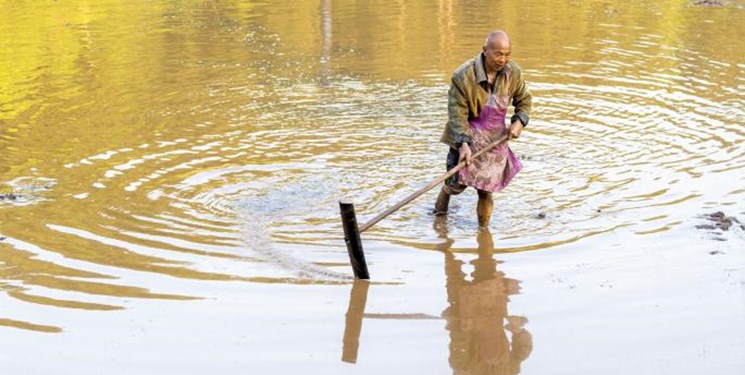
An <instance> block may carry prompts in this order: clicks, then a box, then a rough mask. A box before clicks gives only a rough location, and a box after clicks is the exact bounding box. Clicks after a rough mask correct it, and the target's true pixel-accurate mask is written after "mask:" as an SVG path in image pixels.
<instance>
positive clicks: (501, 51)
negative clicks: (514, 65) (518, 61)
mask: <svg viewBox="0 0 745 375" xmlns="http://www.w3.org/2000/svg"><path fill="white" fill-rule="evenodd" d="M511 53H512V47H511V46H510V44H509V43H506V42H504V41H493V42H491V43H489V44H487V45H486V46H484V60H486V65H487V66H488V67H489V69H490V70H497V71H499V70H501V69H502V68H504V66H505V65H507V63H508V62H510V54H511Z"/></svg>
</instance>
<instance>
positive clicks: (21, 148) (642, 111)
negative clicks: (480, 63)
mask: <svg viewBox="0 0 745 375" xmlns="http://www.w3.org/2000/svg"><path fill="white" fill-rule="evenodd" d="M744 4H745V3H743V2H741V1H729V2H726V4H725V5H724V6H718V7H701V6H694V5H692V3H691V2H688V1H657V2H633V1H632V2H629V1H602V2H589V1H588V2H581V1H560V2H551V3H550V4H547V3H544V2H540V1H521V2H511V1H476V2H461V1H416V2H405V1H404V2H382V1H380V2H377V1H373V2H346V1H331V0H316V1H273V2H241V1H224V2H196V1H181V2H177V1H151V2H117V1H101V2H95V3H90V2H87V1H60V2H44V3H43V4H37V3H34V4H31V3H26V2H15V1H5V2H0V8H1V9H2V12H0V21H1V22H0V50H2V56H3V58H2V59H0V193H3V194H5V197H4V199H3V200H0V236H2V237H3V239H2V241H0V289H2V290H1V291H0V300H2V306H3V310H2V312H0V326H7V327H12V328H19V329H21V330H22V331H32V332H37V331H41V332H58V333H59V332H67V331H69V330H70V329H71V328H70V326H76V325H77V324H76V323H75V322H76V321H78V319H83V320H84V319H88V318H87V317H89V316H90V315H88V314H91V313H95V314H98V315H95V316H96V317H100V318H97V319H112V321H115V322H116V321H121V319H125V320H126V319H127V316H134V317H137V316H141V315H138V313H136V312H134V311H133V312H131V315H127V311H130V310H131V309H130V308H131V307H133V306H134V305H136V306H140V303H141V302H137V301H152V303H153V305H150V304H147V302H143V303H145V305H144V306H155V305H158V304H160V303H166V301H169V302H168V303H170V302H171V301H173V302H175V303H176V304H177V305H178V306H181V307H179V308H183V309H188V306H194V305H191V304H193V303H204V302H196V301H204V300H206V301H209V300H210V299H212V298H221V296H222V298H225V296H232V295H233V294H231V293H233V292H229V293H228V292H225V291H224V290H223V289H221V288H231V289H230V290H233V289H232V288H236V289H238V290H240V288H248V289H250V290H252V291H253V295H252V296H251V297H250V298H255V299H257V300H259V301H261V300H266V299H273V298H278V299H279V300H282V298H285V297H278V295H279V296H281V295H282V294H283V293H289V295H294V294H293V293H296V292H295V291H297V290H298V289H295V287H298V288H310V289H300V290H302V292H297V293H299V295H300V297H291V298H290V297H288V298H290V300H292V299H293V298H300V299H301V300H303V297H302V295H305V294H307V293H309V294H311V295H312V294H313V293H321V294H324V293H332V294H334V295H337V291H338V295H339V296H342V297H341V299H338V300H337V299H335V298H336V297H328V298H330V300H333V301H336V302H339V308H341V309H342V310H343V309H346V308H347V305H346V304H347V301H346V299H347V297H348V289H349V284H350V283H351V279H350V270H349V268H348V264H347V259H346V256H347V255H346V249H345V248H344V243H343V239H342V235H341V226H340V221H339V216H338V208H337V201H338V200H339V199H340V198H342V197H344V198H348V199H352V200H353V201H354V202H355V204H356V208H357V212H358V217H359V219H360V221H364V220H365V219H367V218H370V217H372V216H373V215H375V214H377V213H378V212H380V211H382V210H383V209H385V208H386V207H387V206H389V205H391V204H394V203H396V202H397V201H399V200H400V199H402V198H403V197H405V196H406V195H408V194H410V193H411V192H413V191H415V190H416V189H418V188H419V187H421V186H424V185H426V184H427V183H428V182H429V181H431V180H432V179H434V178H435V177H436V176H438V175H439V174H440V173H442V172H443V171H444V170H443V169H444V156H445V154H446V152H447V149H446V146H444V145H442V144H439V143H438V139H439V135H440V133H441V131H442V128H443V126H444V122H445V120H446V94H447V89H448V82H449V81H448V80H449V74H450V72H452V70H453V69H455V68H456V67H457V66H458V65H459V64H460V63H462V62H463V61H465V60H466V59H468V58H471V57H472V56H474V55H475V54H476V53H478V52H479V50H480V46H481V43H482V41H483V37H484V36H485V34H486V33H487V32H488V31H489V30H491V29H494V28H504V29H506V30H507V31H508V32H509V33H510V35H511V38H512V42H513V57H514V59H515V61H517V63H518V64H519V65H520V66H521V67H522V68H523V70H524V75H525V77H526V79H527V80H528V83H529V85H530V87H531V89H532V92H533V94H534V102H535V108H534V112H533V115H532V120H531V123H530V126H529V127H528V128H527V130H526V133H524V136H523V137H521V139H520V140H519V141H516V142H514V143H513V145H512V148H513V150H515V152H516V153H517V154H518V155H519V156H520V157H521V159H522V160H523V163H524V164H525V166H526V168H525V169H524V170H523V171H522V172H521V173H520V175H519V176H518V177H517V178H516V179H515V181H514V182H513V184H512V185H511V186H510V187H509V188H508V189H507V190H506V191H504V192H503V193H500V194H499V195H498V196H497V198H496V200H497V201H496V210H495V216H494V217H493V219H492V227H491V233H490V235H491V236H493V239H492V241H493V243H495V244H496V245H495V246H490V247H491V249H489V251H488V252H489V253H493V252H496V253H502V254H512V253H521V252H531V251H537V250H543V251H546V252H560V251H562V249H565V248H567V247H571V248H573V249H584V250H585V251H594V250H593V249H595V250H596V251H603V250H602V249H603V246H604V245H603V244H607V243H608V242H607V241H606V240H605V239H606V238H607V237H604V236H609V235H611V234H612V235H617V236H620V238H621V239H622V240H621V242H627V241H628V242H634V241H636V243H654V242H656V241H663V239H665V238H668V237H665V236H666V235H669V234H670V233H677V232H675V231H679V230H683V229H691V222H692V221H693V220H695V218H696V217H697V215H700V214H702V213H705V212H711V211H714V210H722V209H723V210H725V211H726V212H727V213H728V214H729V215H740V217H741V218H742V217H743V216H742V215H743V211H745V207H744V206H743V202H744V201H745V200H744V198H745V188H744V187H745V173H744V172H745V148H744V147H743V146H742V142H743V140H745V127H744V125H745V74H743V73H744V72H745V59H743V56H745V40H743V38H742V37H741V36H742V35H743V33H745V28H744V26H743V24H745V22H743V21H745V9H744V8H745V5H744ZM11 194H12V195H13V197H12V199H11V197H10V195H11ZM434 194H436V192H432V193H429V194H427V195H425V196H424V197H422V198H420V199H419V200H417V201H416V202H414V203H413V204H411V205H409V206H407V207H405V208H403V209H402V210H401V211H399V212H397V213H396V214H394V215H392V216H391V217H389V218H387V219H385V220H384V221H382V222H380V223H379V224H377V225H376V226H375V227H374V228H373V229H371V230H370V231H368V232H366V233H365V234H364V236H363V238H364V240H363V241H364V243H365V245H366V247H367V250H368V253H369V254H368V257H369V259H370V260H371V272H372V274H373V278H374V279H376V280H377V281H381V282H385V283H393V284H398V285H404V286H402V287H400V288H399V289H396V288H395V287H392V286H389V287H386V288H392V290H394V291H396V290H399V291H401V290H407V289H406V288H407V287H406V285H408V286H409V287H413V286H415V285H419V284H418V282H417V281H415V280H420V282H423V280H430V278H432V277H435V276H433V275H437V276H436V277H435V280H437V281H435V284H436V285H437V290H440V293H442V296H436V297H433V299H432V300H431V301H425V302H422V304H424V305H427V304H429V305H430V306H431V307H432V308H430V309H426V308H423V309H424V310H427V311H429V312H428V313H421V311H424V310H420V309H418V308H416V307H413V309H412V311H409V312H405V313H401V314H403V315H396V314H393V312H391V311H385V312H382V313H381V314H383V318H382V319H377V321H385V320H386V318H385V317H388V318H390V319H387V320H393V321H397V319H396V317H399V318H401V316H403V317H404V318H406V317H408V318H411V317H414V318H416V317H419V318H422V317H424V318H427V317H432V316H435V317H437V319H430V320H432V321H433V322H434V323H430V324H435V326H434V328H433V331H432V332H436V333H433V334H436V335H445V334H448V333H449V334H450V335H451V336H450V337H451V339H452V340H451V341H450V349H451V351H452V350H456V351H457V350H460V349H458V345H461V344H459V342H458V341H457V340H458V339H457V338H455V337H454V336H453V335H455V336H457V335H460V336H459V337H465V336H463V335H464V332H466V333H468V332H471V331H469V329H470V328H468V326H467V322H469V320H468V319H472V318H473V319H479V318H478V317H471V316H470V315H468V314H470V313H471V312H465V313H464V314H466V315H467V316H466V317H465V318H463V317H462V316H459V317H457V318H448V316H450V315H448V312H447V311H451V312H452V311H455V310H453V309H450V310H447V311H445V309H446V308H447V303H448V300H449V299H450V302H451V303H452V299H453V298H455V297H453V296H454V295H456V294H458V293H459V292H454V291H455V290H460V289H458V287H456V286H455V285H456V284H453V283H451V282H450V281H451V280H454V279H453V277H454V275H456V273H453V272H456V271H455V268H454V267H455V266H453V265H454V264H461V263H462V264H463V265H464V267H465V265H466V264H471V265H472V266H473V267H479V265H487V266H488V267H491V268H490V269H491V271H488V272H492V271H493V272H497V273H501V272H502V271H498V269H499V267H497V266H495V265H493V264H492V265H489V264H490V263H489V261H488V260H489V259H492V261H494V262H496V259H495V258H490V257H493V255H489V256H486V255H484V254H482V253H483V247H481V246H480V245H479V243H480V242H479V243H477V242H478V241H477V233H476V231H475V227H476V217H475V214H474V205H475V194H474V193H473V192H469V193H466V194H464V195H463V196H461V197H458V198H455V199H454V201H453V206H452V213H451V215H450V216H449V217H448V218H447V220H446V221H445V222H440V223H438V222H435V221H434V219H433V218H432V217H431V216H429V215H427V214H426V213H427V211H428V209H429V208H430V206H431V205H432V202H433V200H434V197H435V196H434ZM443 227H446V228H447V229H446V230H445V231H443ZM572 246H574V247H572ZM494 247H496V250H495V249H494ZM479 249H481V250H482V251H479ZM605 251H608V250H607V249H606V250H605ZM616 251H621V250H616ZM433 252H434V254H430V253H433ZM443 254H444V257H443ZM479 254H481V255H479ZM505 256H506V255H505ZM420 257H424V258H420ZM430 257H431V258H430ZM458 257H461V258H458ZM485 257H486V258H485ZM497 257H499V254H498V255H497ZM407 259H409V260H416V261H419V260H422V259H429V260H428V261H425V263H424V264H423V265H421V266H419V265H412V264H410V263H409V264H407V262H406V260H407ZM479 259H481V260H482V262H481V263H479ZM453 262H455V263H453ZM458 262H460V263H458ZM376 266H377V267H376ZM384 266H385V267H384ZM734 269H738V270H739V269H741V265H739V266H737V267H734ZM450 271H452V272H450ZM470 272H471V271H467V272H466V273H470ZM474 272H476V273H478V274H479V275H481V273H479V272H478V271H474ZM485 272H486V271H485ZM738 272H739V271H738ZM464 275H465V274H464ZM479 277H480V276H479ZM495 277H496V276H494V275H492V276H488V277H486V280H487V281H486V282H485V284H482V283H479V282H477V281H479V280H481V279H478V277H477V276H473V279H471V278H470V276H469V277H465V276H464V278H463V280H462V282H465V283H468V288H471V287H474V285H477V284H478V285H482V286H479V287H480V288H487V289H489V288H492V289H490V290H492V292H493V293H496V294H497V295H498V296H500V297H499V298H506V296H507V294H505V293H506V292H504V290H503V289H501V288H502V287H501V286H500V287H497V286H495V285H497V284H499V285H503V284H504V285H508V286H509V285H512V289H510V290H512V291H511V292H510V294H511V295H512V294H515V295H516V294H517V292H518V291H517V289H515V285H516V284H515V282H516V281H515V282H512V281H509V280H512V279H511V278H514V277H518V278H520V279H522V280H523V281H526V282H529V280H526V278H529V277H530V275H527V274H525V275H518V276H516V275H506V276H505V275H504V274H500V275H499V276H498V277H496V278H495ZM456 279H457V278H456ZM489 280H491V281H489ZM494 280H497V281H494ZM215 281H217V282H219V283H217V284H215V283H214V282H215ZM438 283H439V284H438ZM443 283H444V284H443ZM495 283H497V284H495ZM269 284H273V285H269ZM337 284H341V285H342V286H341V287H338V288H337V289H333V290H334V291H333V292H330V291H329V289H324V288H331V286H330V285H337ZM216 285H222V286H216ZM225 285H229V286H225ZM236 285H237V286H236ZM245 285H250V287H249V286H245ZM277 285H280V286H285V287H279V288H278V287H277ZM355 285H356V284H355ZM443 285H447V287H446V288H444V287H443ZM457 285H461V284H457ZM463 285H465V284H463ZM483 285H486V286H483ZM242 286H243V287H242ZM339 288H340V289H339ZM474 288H476V287H474ZM374 290H375V286H374V285H373V286H371V291H374ZM394 293H395V292H394ZM464 293H466V292H464ZM469 293H470V292H469ZM477 294H478V293H477ZM425 295H426V294H425ZM445 295H447V297H445ZM419 298H422V297H421V296H420V297H419ZM310 300H311V299H309V300H307V301H306V302H309V301H310ZM394 300H395V298H394ZM133 301H135V302H133ZM407 301H408V302H411V301H410V300H407ZM336 302H334V303H336ZM382 303H383V306H386V308H385V309H386V310H390V307H391V306H395V305H396V304H395V301H391V300H388V301H386V302H382ZM504 303H505V304H506V300H505V302H504ZM206 304H207V305H209V302H207V303H206ZM216 305H217V306H222V307H223V308H225V306H223V305H220V304H218V303H216ZM169 306H171V305H170V304H169ZM272 306H274V310H272V309H269V308H268V307H267V310H268V311H269V312H267V314H268V315H271V314H272V312H271V311H273V312H274V313H277V310H282V309H284V308H286V307H287V306H286V305H282V304H281V303H279V302H277V304H276V305H272ZM350 306H351V304H350ZM505 306H506V305H505ZM141 308H144V309H147V308H148V307H141ZM499 308H501V307H497V306H491V305H488V306H486V307H483V309H481V310H479V308H474V309H475V310H474V311H475V312H473V314H477V315H478V314H479V311H481V313H482V315H483V316H482V317H481V318H482V319H486V321H488V322H487V323H483V324H486V325H487V326H489V325H490V324H491V325H493V326H494V327H499V326H501V325H502V324H501V323H498V322H499V321H501V320H502V319H508V315H509V314H507V313H506V312H499V311H500V310H499ZM195 310H196V309H195ZM456 310H457V309H456ZM528 310H529V309H528ZM117 311H118V312H119V313H120V314H123V315H112V314H115V312H117ZM138 311H141V310H138ZM443 311H445V312H443ZM458 311H460V310H458ZM464 311H466V310H464ZM71 312H73V313H72V314H71ZM342 312H343V311H342ZM100 314H109V315H105V316H107V317H106V318H103V316H104V315H100ZM319 314H320V315H319V316H325V315H324V314H323V313H319ZM386 314H393V315H391V316H389V315H386ZM418 314H419V315H418ZM421 314H423V315H421ZM454 314H455V313H454ZM197 315H198V314H196V315H194V316H195V317H196V316H197ZM520 316H521V315H520V314H516V315H509V319H511V320H510V323H511V324H512V325H511V326H510V327H512V328H513V329H517V328H515V327H516V326H518V325H519V324H522V323H521V322H522V321H521V320H520ZM375 317H376V316H373V318H375ZM377 318H381V316H377ZM461 318H463V319H465V320H462V319H461ZM134 319H136V318H134ZM182 319H184V321H182V323H183V324H190V323H189V322H190V320H189V319H186V318H182ZM442 319H445V320H447V321H448V323H447V324H448V325H449V326H450V325H452V324H456V323H454V321H453V320H452V319H456V320H457V324H464V326H463V327H462V329H457V330H455V331H453V330H452V329H450V330H443V329H442V327H441V325H442V324H444V323H443V322H442ZM459 319H461V320H459ZM399 320H403V321H406V320H407V319H403V318H402V319H399ZM415 320H416V319H415ZM420 320H423V321H429V320H428V319H420ZM464 321H465V322H466V323H463V322H464ZM505 323H507V320H505ZM474 324H481V323H479V321H478V320H477V321H476V323H474ZM321 327H323V325H321ZM384 329H392V328H391V327H390V326H388V328H384ZM395 329H400V328H395ZM3 330H5V328H3ZM12 331H13V332H15V330H12ZM516 332H518V334H519V332H521V331H519V330H517V331H516ZM513 333H514V332H513ZM465 335H466V336H468V334H465ZM500 335H501V334H500ZM101 337H107V333H106V332H102V333H101ZM425 337H426V335H425ZM437 337H440V336H437ZM521 337H525V336H521ZM440 339H441V340H445V338H444V336H443V337H440ZM471 339H473V337H471ZM487 340H492V341H490V342H491V343H492V344H490V345H492V346H493V345H502V344H494V342H501V343H504V340H506V336H505V338H504V339H503V337H502V336H499V337H498V338H495V337H491V338H487ZM494 340H496V341H494ZM510 340H512V341H515V339H514V337H513V338H511V339H510ZM520 340H525V339H517V341H518V342H519V341H520ZM446 341H447V340H446ZM267 345H268V346H270V347H271V343H268V344H267ZM278 345H281V344H278ZM453 345H455V349H453ZM535 345H536V347H539V345H540V341H538V340H536V344H535ZM446 347H448V344H447V343H445V344H443V345H441V346H439V348H440V349H441V350H445V348H446ZM544 348H545V347H544ZM277 350H279V349H277ZM464 350H465V349H464ZM371 352H376V351H375V350H374V349H371ZM452 353H456V352H451V354H452ZM482 354H484V355H487V354H488V353H482ZM502 354H503V353H502ZM502 354H498V353H497V354H495V353H492V354H491V355H495V356H496V355H502ZM446 357H447V356H446ZM456 357H457V355H456ZM463 358H465V359H463ZM463 358H461V360H462V361H466V362H468V361H469V360H472V361H477V360H475V359H473V358H475V357H468V356H466V357H463ZM468 358H470V359H468ZM451 359H452V358H451ZM536 361H539V360H536ZM529 362H530V360H528V362H527V363H529ZM381 363H384V362H381ZM449 364H450V367H453V368H454V369H456V370H457V366H456V365H454V364H453V362H450V363H449ZM739 364H742V362H739ZM440 365H442V369H447V368H449V367H448V362H447V361H444V360H443V361H441V363H440ZM539 368H540V367H539ZM730 368H732V367H730Z"/></svg>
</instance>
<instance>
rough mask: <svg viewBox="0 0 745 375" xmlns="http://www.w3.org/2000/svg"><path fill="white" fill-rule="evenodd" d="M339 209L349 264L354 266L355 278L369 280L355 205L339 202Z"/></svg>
mask: <svg viewBox="0 0 745 375" xmlns="http://www.w3.org/2000/svg"><path fill="white" fill-rule="evenodd" d="M339 209H340V210H341V223H342V226H343V227H344V241H345V242H346V243H347V252H348V253H349V262H350V263H351V264H352V270H353V271H354V277H356V278H358V279H362V280H368V279H370V274H369V273H368V272H367V262H366V261H365V252H364V251H363V250H362V239H361V238H360V230H359V229H358V228H357V217H356V216H355V214H354V204H353V203H352V202H345V201H339Z"/></svg>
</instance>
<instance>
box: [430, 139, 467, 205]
mask: <svg viewBox="0 0 745 375" xmlns="http://www.w3.org/2000/svg"><path fill="white" fill-rule="evenodd" d="M459 158H460V155H459V153H458V150H456V149H454V148H452V147H451V148H450V151H449V152H448V156H447V160H446V162H445V167H446V170H448V171H449V170H451V169H453V168H455V166H456V165H458V159H459ZM465 189H466V186H465V185H461V184H460V183H458V174H457V173H456V174H454V175H452V176H450V177H449V178H448V179H447V180H445V183H444V184H443V185H442V188H441V189H440V195H438V196H437V201H436V202H435V210H434V211H433V213H434V214H435V215H447V213H448V206H449V205H450V196H451V195H458V194H460V193H462V192H463V190H465Z"/></svg>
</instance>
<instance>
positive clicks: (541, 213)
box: [535, 212, 546, 219]
mask: <svg viewBox="0 0 745 375" xmlns="http://www.w3.org/2000/svg"><path fill="white" fill-rule="evenodd" d="M535 217H537V218H538V219H545V218H546V213H545V212H539V213H538V215H535Z"/></svg>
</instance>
